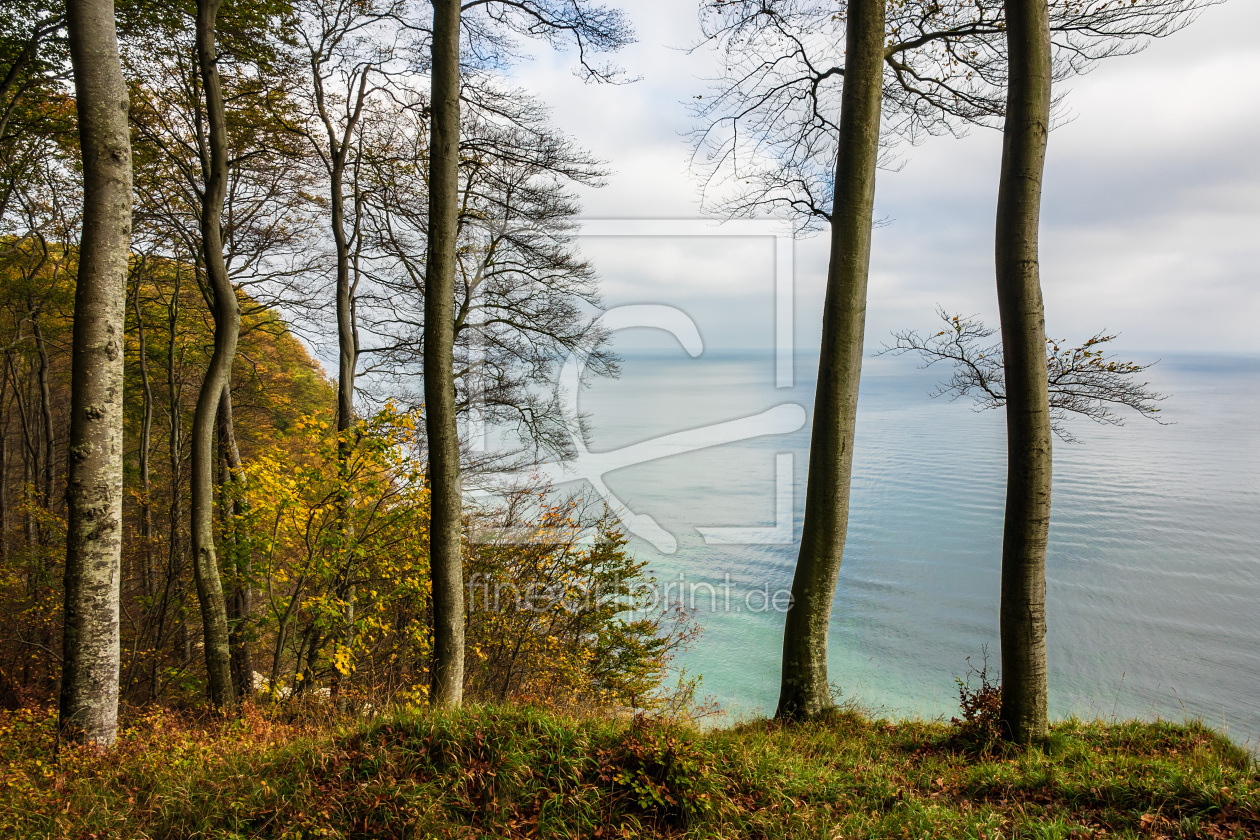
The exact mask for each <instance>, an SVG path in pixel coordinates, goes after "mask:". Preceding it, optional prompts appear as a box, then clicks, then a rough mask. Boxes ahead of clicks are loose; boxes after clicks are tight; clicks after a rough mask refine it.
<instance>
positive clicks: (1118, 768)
mask: <svg viewBox="0 0 1260 840" xmlns="http://www.w3.org/2000/svg"><path fill="white" fill-rule="evenodd" d="M52 733H53V726H52V719H51V718H50V717H49V716H47V715H42V714H41V715H36V714H32V713H16V714H12V715H8V716H7V717H2V718H0V837H3V838H43V837H58V838H63V837H64V838H89V837H97V838H103V837H120V838H184V837H222V838H247V837H271V838H278V837H289V838H299V837H301V838H312V837H339V838H369V837H370V838H417V840H418V838H425V837H538V836H542V837H583V838H586V837H696V838H700V837H713V838H725V837H757V838H763V837H764V838H774V837H810V838H841V837H843V838H928V837H931V838H936V837H948V838H983V840H997V838H1012V837H1018V838H1069V837H1095V836H1108V837H1112V836H1114V837H1151V838H1155V837H1168V838H1173V837H1202V838H1222V837H1230V838H1248V837H1258V836H1260V778H1258V776H1257V769H1256V767H1255V765H1254V764H1253V762H1252V760H1251V757H1250V756H1249V755H1248V754H1247V753H1245V752H1243V751H1242V750H1240V749H1239V748H1237V747H1236V746H1234V745H1232V744H1230V743H1229V742H1228V741H1226V740H1225V739H1223V738H1222V737H1220V736H1218V735H1216V734H1215V733H1213V732H1212V731H1210V730H1209V729H1207V728H1205V727H1203V726H1201V725H1198V724H1193V723H1192V724H1188V725H1175V724H1171V723H1120V724H1101V723H1082V722H1077V721H1068V722H1064V723H1060V724H1058V725H1057V726H1055V728H1054V733H1053V735H1052V737H1051V739H1050V741H1049V742H1048V743H1047V744H1046V745H1045V746H1044V747H1043V748H1039V749H1032V750H1015V749H1007V750H1006V751H1005V752H1001V751H999V752H996V753H990V754H978V753H976V752H975V751H974V750H971V749H968V748H967V747H965V746H963V745H961V744H960V743H959V742H958V738H957V737H956V731H955V730H953V729H951V728H950V727H949V726H948V725H945V724H939V723H914V722H903V723H892V722H888V721H884V720H872V719H870V718H868V717H865V716H863V715H861V714H858V713H855V712H839V713H836V714H834V715H832V716H830V717H829V718H828V719H827V720H824V721H818V722H813V723H807V724H799V725H779V724H774V723H770V722H759V723H752V724H748V725H744V726H740V727H737V728H734V729H725V730H714V731H708V732H700V731H697V730H694V729H691V728H687V727H679V726H674V725H670V724H666V723H660V722H648V721H637V722H632V721H619V722H618V721H608V720H599V719H576V718H570V717H565V716H562V715H556V714H553V713H548V712H544V711H539V710H533V709H522V708H472V709H467V710H464V711H460V712H455V713H428V712H416V713H400V714H397V715H395V716H392V717H390V718H388V719H384V720H378V721H374V722H371V723H364V724H361V725H356V726H345V725H342V726H334V725H325V726H315V725H311V724H302V725H299V724H284V723H280V722H277V721H275V720H271V719H269V718H268V717H266V716H264V715H262V714H261V713H258V712H251V713H249V714H247V715H246V717H245V718H244V719H243V720H240V721H234V722H231V723H227V724H221V723H214V722H205V723H202V724H198V723H196V722H193V721H190V720H187V719H181V718H176V717H170V716H166V717H163V716H160V715H157V716H150V717H149V718H145V719H143V720H140V721H138V722H137V723H136V724H135V725H134V726H133V727H131V728H130V729H129V730H128V731H127V732H126V733H125V734H124V737H123V738H122V740H121V741H120V744H119V746H118V748H116V749H115V750H114V751H112V752H111V753H108V754H105V755H97V754H94V753H92V752H89V751H71V750H67V751H63V753H62V756H61V759H60V761H58V760H57V759H56V758H55V757H54V754H53V750H52V746H53V741H52V738H53V735H52Z"/></svg>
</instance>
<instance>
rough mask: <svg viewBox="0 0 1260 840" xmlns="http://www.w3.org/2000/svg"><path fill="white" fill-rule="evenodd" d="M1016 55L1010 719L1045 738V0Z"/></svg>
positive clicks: (1010, 216)
mask: <svg viewBox="0 0 1260 840" xmlns="http://www.w3.org/2000/svg"><path fill="white" fill-rule="evenodd" d="M1006 20H1007V45H1008V51H1009V55H1010V75H1009V87H1008V90H1007V98H1006V126H1005V129H1004V132H1003V137H1002V176H1001V183H1000V185H999V187H998V207H997V231H996V258H997V292H998V309H999V312H1000V313H1001V318H1002V352H1003V354H1004V355H1003V358H1004V364H1005V373H1006V441H1007V442H1006V450H1007V455H1006V457H1007V467H1006V469H1007V477H1006V520H1005V523H1004V525H1003V531H1002V609H1001V636H1002V724H1003V727H1004V729H1005V731H1006V735H1007V737H1009V738H1010V739H1011V740H1013V741H1015V742H1016V743H1020V744H1028V743H1034V742H1037V741H1040V740H1042V739H1044V738H1045V737H1046V735H1047V733H1048V731H1049V729H1048V722H1047V710H1046V706H1047V702H1046V695H1047V679H1046V540H1047V537H1048V534H1049V530H1050V472H1051V451H1050V434H1051V429H1050V398H1049V393H1048V391H1047V385H1046V325H1045V313H1044V310H1043V308H1042V301H1041V281H1040V278H1039V275H1038V263H1037V227H1038V222H1039V219H1040V209H1041V180H1042V173H1043V169H1044V165H1045V159H1046V139H1047V135H1048V134H1049V130H1050V84H1051V56H1050V49H1051V47H1050V23H1049V9H1048V5H1047V2H1046V0H1007V2H1006Z"/></svg>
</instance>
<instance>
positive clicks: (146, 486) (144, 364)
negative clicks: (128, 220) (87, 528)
mask: <svg viewBox="0 0 1260 840" xmlns="http://www.w3.org/2000/svg"><path fill="white" fill-rule="evenodd" d="M135 310H136V339H137V342H138V344H139V355H140V359H139V361H140V389H141V397H142V400H143V403H142V416H141V419H140V446H139V453H138V455H139V461H140V541H141V546H140V577H141V582H142V584H143V590H144V597H145V598H148V599H149V601H150V604H149V610H150V611H152V609H153V605H152V600H153V596H154V592H155V582H154V579H153V479H152V477H151V476H150V475H149V461H150V456H151V455H152V451H153V383H152V382H151V381H150V379H149V358H148V353H149V348H148V343H147V342H146V341H145V334H144V313H143V312H142V311H141V309H140V283H139V281H138V280H137V281H136V297H135Z"/></svg>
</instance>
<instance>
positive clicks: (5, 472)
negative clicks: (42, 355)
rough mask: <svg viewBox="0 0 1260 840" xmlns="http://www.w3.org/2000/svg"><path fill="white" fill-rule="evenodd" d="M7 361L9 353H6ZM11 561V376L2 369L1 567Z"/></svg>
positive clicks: (0, 425) (0, 372) (0, 453)
mask: <svg viewBox="0 0 1260 840" xmlns="http://www.w3.org/2000/svg"><path fill="white" fill-rule="evenodd" d="M6 362H7V354H6ZM8 562H9V377H8V376H7V375H6V374H5V372H4V371H3V370H0V567H5V568H7V567H8V566H7V564H8Z"/></svg>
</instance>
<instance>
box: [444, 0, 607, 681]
mask: <svg viewBox="0 0 1260 840" xmlns="http://www.w3.org/2000/svg"><path fill="white" fill-rule="evenodd" d="M465 11H469V12H474V13H475V14H470V15H468V17H467V18H465V17H464V16H463V14H464V12H465ZM465 29H466V30H467V37H468V41H469V51H468V58H469V59H470V60H472V61H473V62H480V63H487V64H490V63H495V62H502V61H504V60H506V59H508V58H510V48H511V43H512V39H513V36H520V35H527V36H534V37H542V38H544V39H547V40H549V41H551V42H553V43H561V42H562V41H563V40H564V39H566V38H567V39H571V40H572V41H573V42H574V43H575V44H576V46H577V48H578V51H579V56H580V61H581V64H582V68H583V70H584V72H585V73H586V75H587V77H588V78H592V79H597V80H609V79H612V78H613V77H614V75H615V73H614V71H613V70H612V69H611V68H606V67H596V66H594V65H592V64H590V63H588V60H587V57H588V54H589V53H590V52H592V51H600V50H615V49H618V48H619V47H621V46H622V45H624V44H626V43H628V42H629V40H630V37H631V36H630V30H629V29H628V27H627V26H626V24H625V22H624V20H623V18H622V16H621V14H620V13H619V12H615V11H610V10H608V9H605V8H603V7H598V6H594V5H593V4H589V3H586V2H583V0H564V2H561V1H560V0H523V1H521V2H506V0H502V1H500V0H469V2H467V3H461V2H460V0H433V18H432V30H431V31H432V41H431V63H430V68H429V73H430V81H431V89H430V98H429V109H430V114H431V117H430V123H429V235H428V254H427V263H426V266H425V284H426V294H425V299H424V397H425V416H424V422H425V434H426V437H427V440H428V452H429V470H428V480H429V487H430V497H431V505H432V508H431V511H430V518H429V551H430V563H431V566H432V570H433V687H432V693H431V695H430V699H431V701H432V702H433V703H434V704H435V705H439V706H458V705H459V704H460V701H461V698H462V696H463V690H464V688H463V682H464V596H463V588H464V574H463V561H462V553H461V537H460V530H461V526H462V519H463V517H462V509H463V501H462V490H461V481H460V462H459V430H458V426H457V424H458V412H457V407H456V400H455V371H454V365H455V354H454V351H455V322H454V316H455V312H454V296H455V276H456V271H457V268H458V266H457V253H456V250H457V248H458V239H459V231H458V221H459V199H460V196H459V192H458V187H459V154H460V151H459V150H460V136H459V131H460V89H461V83H460V76H461V66H462V63H463V59H464V55H463V53H462V52H461V50H460V44H461V32H462V31H463V30H465Z"/></svg>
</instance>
